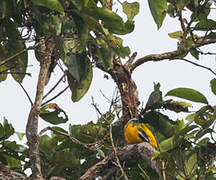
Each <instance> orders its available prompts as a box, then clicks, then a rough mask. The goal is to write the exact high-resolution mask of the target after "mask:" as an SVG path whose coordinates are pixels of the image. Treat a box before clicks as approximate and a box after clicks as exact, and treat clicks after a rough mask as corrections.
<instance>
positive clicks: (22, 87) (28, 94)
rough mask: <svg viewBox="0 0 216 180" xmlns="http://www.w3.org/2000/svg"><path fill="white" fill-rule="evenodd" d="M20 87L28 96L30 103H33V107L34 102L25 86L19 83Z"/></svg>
mask: <svg viewBox="0 0 216 180" xmlns="http://www.w3.org/2000/svg"><path fill="white" fill-rule="evenodd" d="M19 85H20V86H21V88H22V90H23V91H24V93H25V95H26V96H27V98H28V100H29V102H30V103H31V106H33V102H32V100H31V98H30V96H29V94H28V92H27V91H26V89H25V88H24V86H23V85H22V84H21V83H19Z"/></svg>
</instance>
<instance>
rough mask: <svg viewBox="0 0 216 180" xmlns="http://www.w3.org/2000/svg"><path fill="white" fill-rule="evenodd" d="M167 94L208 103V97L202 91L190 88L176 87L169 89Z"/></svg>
mask: <svg viewBox="0 0 216 180" xmlns="http://www.w3.org/2000/svg"><path fill="white" fill-rule="evenodd" d="M165 96H175V97H179V98H183V99H187V100H190V101H193V102H200V103H204V104H208V101H207V99H206V97H205V96H204V95H203V94H201V93H200V92H198V91H196V90H194V89H190V88H176V89H173V90H171V91H169V92H168V93H167V94H166V95H165Z"/></svg>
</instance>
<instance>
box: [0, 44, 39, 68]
mask: <svg viewBox="0 0 216 180" xmlns="http://www.w3.org/2000/svg"><path fill="white" fill-rule="evenodd" d="M38 45H39V43H37V44H35V45H34V46H29V47H28V48H25V49H23V50H21V51H19V52H18V53H16V54H14V55H13V56H10V57H8V58H6V59H4V60H2V61H1V63H0V66H2V65H4V64H6V63H7V62H8V61H10V60H12V59H13V58H15V57H17V56H19V55H21V54H22V53H24V52H26V51H28V50H31V49H34V48H35V47H36V46H38Z"/></svg>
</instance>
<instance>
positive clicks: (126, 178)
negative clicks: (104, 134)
mask: <svg viewBox="0 0 216 180" xmlns="http://www.w3.org/2000/svg"><path fill="white" fill-rule="evenodd" d="M109 129H110V140H111V144H112V148H113V150H114V153H115V157H116V162H117V165H118V167H119V168H120V170H121V173H122V175H123V177H124V179H125V180H128V177H127V175H126V173H125V172H124V169H123V168H122V166H121V164H120V161H119V158H118V155H117V150H116V147H115V145H114V141H113V136H112V121H110V124H109Z"/></svg>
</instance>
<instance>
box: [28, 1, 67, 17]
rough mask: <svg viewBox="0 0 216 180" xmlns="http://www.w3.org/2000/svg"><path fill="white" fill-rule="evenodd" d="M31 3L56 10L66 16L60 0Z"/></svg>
mask: <svg viewBox="0 0 216 180" xmlns="http://www.w3.org/2000/svg"><path fill="white" fill-rule="evenodd" d="M31 1H32V2H33V3H35V4H36V5H38V6H43V7H46V8H49V9H51V10H55V11H57V12H59V13H61V14H63V15H64V14H65V13H64V9H63V7H62V5H61V3H60V2H59V1H58V0H31Z"/></svg>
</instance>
